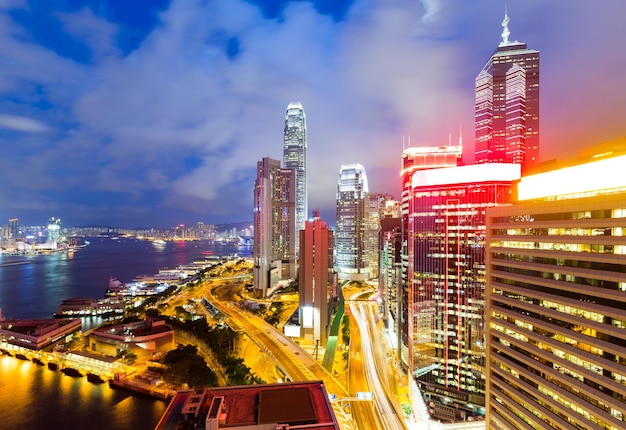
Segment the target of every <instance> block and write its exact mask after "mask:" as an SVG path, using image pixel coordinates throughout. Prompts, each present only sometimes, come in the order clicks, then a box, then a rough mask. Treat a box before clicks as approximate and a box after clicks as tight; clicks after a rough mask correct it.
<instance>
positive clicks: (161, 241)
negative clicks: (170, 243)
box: [152, 239, 167, 246]
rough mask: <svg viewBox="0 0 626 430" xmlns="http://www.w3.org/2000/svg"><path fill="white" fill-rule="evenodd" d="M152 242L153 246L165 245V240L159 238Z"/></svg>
mask: <svg viewBox="0 0 626 430" xmlns="http://www.w3.org/2000/svg"><path fill="white" fill-rule="evenodd" d="M152 244H153V245H154V246H165V245H167V242H165V241H164V240H161V239H155V240H153V241H152Z"/></svg>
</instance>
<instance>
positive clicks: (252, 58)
mask: <svg viewBox="0 0 626 430" xmlns="http://www.w3.org/2000/svg"><path fill="white" fill-rule="evenodd" d="M508 11H509V15H510V19H511V20H510V24H509V28H510V31H511V36H510V38H511V39H513V40H520V41H523V42H527V43H528V45H529V47H530V48H532V49H538V50H539V51H541V146H542V147H541V158H542V159H544V160H545V159H550V158H555V157H571V156H575V155H576V153H577V150H578V149H579V148H581V147H585V146H589V145H591V144H596V143H600V142H604V141H610V140H613V139H618V138H622V137H623V136H625V135H626V126H625V125H624V117H625V113H626V97H625V94H626V73H624V70H626V46H625V45H624V43H623V41H624V40H626V26H624V25H623V18H624V17H625V16H626V3H625V2H624V1H623V0H603V1H600V2H590V1H588V0H551V1H545V0H517V1H515V0H509V1H508ZM503 13H504V2H503V1H500V0H473V1H471V2H468V1H467V0H421V1H420V0H352V1H335V0H320V1H309V2H306V1H300V2H294V1H263V0H254V1H253V0H247V1H246V0H204V1H201V0H172V1H168V0H153V1H140V0H134V1H126V0H99V1H97V0H92V1H79V0H36V1H35V0H31V1H29V0H0V64H2V67H0V144H1V147H2V157H0V184H1V185H0V224H2V223H5V222H6V220H7V219H8V218H11V217H18V218H19V219H20V223H21V224H29V225H32V224H37V225H41V224H45V223H46V221H47V219H48V218H50V217H52V216H55V217H60V218H61V219H62V220H63V223H64V225H78V226H80V225H93V224H96V225H114V226H120V227H142V226H155V227H170V226H173V225H178V224H180V223H184V224H191V223H194V222H196V221H202V222H205V223H221V222H229V221H247V220H251V219H252V188H253V183H254V177H255V168H256V162H257V161H258V160H260V159H261V158H262V157H265V156H269V157H272V158H276V159H281V158H282V129H283V125H284V113H285V109H286V107H287V105H288V104H289V102H291V101H300V102H301V103H302V104H303V106H304V109H305V112H306V115H307V121H308V129H309V135H308V170H309V173H308V181H309V208H310V209H320V210H321V215H322V218H324V219H327V220H329V221H330V222H331V224H334V217H335V213H334V198H335V191H336V182H337V175H338V172H339V169H340V167H341V165H342V164H351V163H361V164H362V165H363V166H364V167H365V169H366V171H367V175H368V179H369V183H370V191H375V192H387V193H391V194H394V195H396V196H397V197H399V192H398V191H399V188H400V184H399V176H398V170H399V167H400V156H401V152H402V147H403V141H404V142H405V144H406V143H407V142H408V136H409V135H410V142H411V144H412V145H413V146H435V145H442V144H446V143H448V141H449V139H450V138H451V139H452V140H453V141H454V142H457V141H458V139H459V130H460V129H461V130H462V134H463V143H464V145H465V148H466V152H467V154H468V155H467V159H468V161H470V159H471V154H472V151H473V142H472V138H473V109H474V108H473V103H474V98H473V86H474V78H475V76H476V75H477V74H478V72H479V71H480V69H481V68H482V66H483V65H484V63H485V62H486V60H487V59H488V58H489V56H490V55H491V53H492V52H493V51H494V49H495V48H496V46H497V44H498V43H499V42H500V40H501V38H500V34H501V32H502V27H501V22H502V18H503ZM3 220H5V221H3Z"/></svg>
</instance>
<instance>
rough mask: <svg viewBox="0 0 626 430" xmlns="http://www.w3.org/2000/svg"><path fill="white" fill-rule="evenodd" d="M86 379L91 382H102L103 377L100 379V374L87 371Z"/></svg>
mask: <svg viewBox="0 0 626 430" xmlns="http://www.w3.org/2000/svg"><path fill="white" fill-rule="evenodd" d="M87 380H88V381H89V382H91V383H93V384H103V383H104V379H102V377H101V376H100V375H97V374H95V373H91V372H89V373H87Z"/></svg>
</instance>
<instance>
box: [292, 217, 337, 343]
mask: <svg viewBox="0 0 626 430" xmlns="http://www.w3.org/2000/svg"><path fill="white" fill-rule="evenodd" d="M328 233H329V230H328V223H326V222H325V221H322V220H321V219H320V218H319V213H316V214H315V216H314V217H313V219H312V220H310V221H306V222H305V223H304V230H300V254H299V255H300V257H299V258H300V260H299V265H298V282H299V291H300V327H301V333H300V338H301V339H302V340H304V341H305V343H309V344H315V343H316V342H317V341H319V344H320V345H322V346H324V345H326V340H327V338H328V333H327V329H328V324H329V317H330V314H331V312H330V309H329V307H330V306H331V303H332V290H331V289H330V285H329V269H332V266H330V267H329V265H328V254H329V246H328V245H329V244H328V236H329V234H328Z"/></svg>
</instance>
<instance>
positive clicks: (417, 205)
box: [407, 163, 520, 405]
mask: <svg viewBox="0 0 626 430" xmlns="http://www.w3.org/2000/svg"><path fill="white" fill-rule="evenodd" d="M519 177H520V166H519V165H518V164H500V163H490V164H482V165H470V166H459V167H450V168H441V169H428V170H420V171H416V172H415V173H413V182H412V190H411V196H410V199H409V207H408V211H409V219H408V242H407V247H408V250H409V262H408V263H409V277H410V278H409V289H408V295H409V297H408V300H409V303H408V308H409V321H408V324H409V333H410V334H411V336H410V339H409V359H410V360H411V370H412V373H413V375H414V376H415V377H416V378H417V381H418V385H419V386H420V388H421V389H422V391H423V392H428V393H431V394H432V395H433V396H434V395H435V394H436V395H437V396H445V397H447V398H451V399H455V400H457V401H461V402H467V403H472V404H476V405H484V396H485V325H484V321H485V259H484V245H485V211H486V209H487V208H488V207H493V206H500V205H508V204H510V202H511V186H512V182H513V181H514V180H517V179H519Z"/></svg>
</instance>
